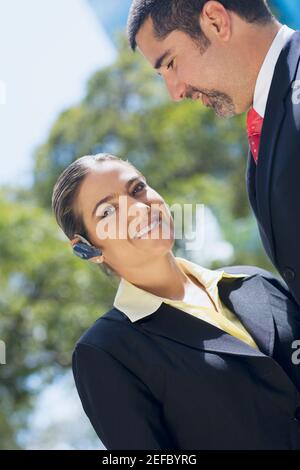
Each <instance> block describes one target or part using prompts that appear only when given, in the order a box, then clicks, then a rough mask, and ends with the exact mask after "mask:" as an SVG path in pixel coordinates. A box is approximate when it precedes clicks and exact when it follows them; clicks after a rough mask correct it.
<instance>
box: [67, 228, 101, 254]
mask: <svg viewBox="0 0 300 470" xmlns="http://www.w3.org/2000/svg"><path fill="white" fill-rule="evenodd" d="M71 244H72V247H73V252H74V254H75V255H76V256H79V258H81V259H84V260H89V259H91V258H96V257H97V256H102V251H101V250H99V249H98V248H95V247H94V246H92V245H91V244H90V242H89V241H88V240H86V239H85V238H84V237H83V236H81V235H78V234H77V233H75V235H74V238H73V240H71Z"/></svg>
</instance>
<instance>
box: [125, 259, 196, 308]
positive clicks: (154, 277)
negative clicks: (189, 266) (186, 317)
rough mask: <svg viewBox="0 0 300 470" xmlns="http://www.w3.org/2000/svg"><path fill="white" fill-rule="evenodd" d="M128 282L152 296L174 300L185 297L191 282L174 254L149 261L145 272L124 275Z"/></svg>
mask: <svg viewBox="0 0 300 470" xmlns="http://www.w3.org/2000/svg"><path fill="white" fill-rule="evenodd" d="M122 277H124V278H125V279H126V280H127V281H129V282H130V283H131V284H134V285H135V286H137V287H139V288H140V289H143V290H145V291H147V292H150V293H151V294H154V295H157V296H159V297H163V298H166V299H172V300H181V299H182V298H183V297H184V293H185V289H186V286H187V285H188V284H189V283H190V282H191V281H190V279H189V278H188V276H187V275H186V274H185V273H184V272H183V271H182V270H181V269H180V267H179V266H178V264H177V262H176V259H175V256H174V255H173V253H172V252H169V253H167V254H166V255H165V256H162V257H159V258H153V259H152V260H151V261H147V263H146V267H143V270H141V269H138V270H136V271H134V270H132V271H131V272H130V273H124V276H122Z"/></svg>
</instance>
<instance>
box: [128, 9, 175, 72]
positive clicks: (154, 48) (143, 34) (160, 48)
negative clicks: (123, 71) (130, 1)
mask: <svg viewBox="0 0 300 470" xmlns="http://www.w3.org/2000/svg"><path fill="white" fill-rule="evenodd" d="M167 39H168V38H166V39H165V40H158V39H157V38H156V37H155V36H154V29H153V21H152V18H151V17H150V16H149V18H147V20H146V21H145V22H144V24H143V25H142V26H141V28H140V29H139V31H138V33H137V35H136V44H137V47H138V49H139V50H140V52H141V53H142V54H143V56H144V57H145V58H146V59H147V60H148V61H149V62H150V63H151V65H152V66H153V67H154V66H155V63H156V61H157V59H158V58H159V57H160V56H161V54H162V53H164V52H165V51H166V50H167V45H166V44H167Z"/></svg>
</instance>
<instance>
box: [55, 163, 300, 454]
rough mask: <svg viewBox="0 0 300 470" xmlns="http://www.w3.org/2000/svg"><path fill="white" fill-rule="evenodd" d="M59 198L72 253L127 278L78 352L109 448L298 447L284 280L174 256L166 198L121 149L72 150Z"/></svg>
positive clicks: (80, 373) (82, 383)
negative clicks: (117, 152)
mask: <svg viewBox="0 0 300 470" xmlns="http://www.w3.org/2000/svg"><path fill="white" fill-rule="evenodd" d="M124 203H126V204H125V205H126V210H125V211H124V210H123V209H124V207H123V206H124ZM52 204H53V210H54V213H55V216H56V220H57V222H58V224H59V225H60V227H61V228H62V230H63V231H64V233H65V234H66V236H67V237H68V238H69V239H70V241H71V245H72V246H73V249H74V253H75V254H77V255H79V256H81V257H82V258H83V259H87V260H89V261H90V262H92V263H96V264H99V265H100V266H101V265H102V266H105V267H106V268H108V269H110V270H111V271H113V272H114V273H115V274H116V275H117V276H118V277H119V279H120V283H119V288H118V292H117V294H116V297H115V300H114V305H113V308H112V309H111V310H110V311H109V312H107V313H105V314H104V315H102V316H101V317H100V318H99V319H98V321H96V322H95V323H94V325H92V326H91V328H90V329H89V330H88V331H87V332H86V333H85V334H84V335H83V336H82V337H81V338H80V340H79V341H78V343H77V345H76V348H75V350H74V353H73V373H74V378H75V382H76V386H77V390H78V393H79V396H80V398H81V401H82V405H83V408H84V410H85V412H86V414H87V415H88V417H89V419H90V421H91V423H92V425H93V427H94V429H95V431H96V432H97V434H98V436H99V438H100V439H101V440H102V442H103V444H104V445H105V447H106V448H107V449H108V450H111V449H122V450H124V449H144V450H148V449H152V450H154V449H172V450H174V449H175V450H177V449H193V450H196V449H299V448H300V394H299V388H300V372H299V367H297V365H296V364H293V361H292V359H291V358H292V353H293V350H292V343H293V341H294V339H296V338H297V337H298V338H300V321H299V318H300V317H299V312H298V309H297V304H296V303H295V302H294V301H293V299H292V297H291V296H290V294H289V292H288V291H287V290H286V288H285V286H284V285H283V284H281V283H280V282H279V281H278V280H277V279H275V278H273V277H272V275H271V274H270V273H268V272H266V271H263V270H259V269H258V268H253V267H252V268H251V267H243V268H241V267H240V268H238V267H236V268H226V269H225V268H224V270H220V271H211V270H208V269H204V268H202V267H200V266H198V265H196V264H194V263H191V262H188V261H187V260H185V259H183V258H176V257H175V256H174V255H173V253H172V247H173V244H174V227H173V220H172V217H171V214H170V212H169V210H168V208H167V206H166V204H165V202H164V200H163V198H162V197H161V196H160V195H159V194H158V193H157V192H156V191H155V190H154V189H152V188H151V187H150V186H149V185H148V184H147V181H146V179H145V177H144V176H143V175H142V174H141V173H140V172H139V171H138V170H137V169H136V168H135V167H134V166H133V165H131V164H130V163H129V162H128V161H123V160H120V159H118V158H117V157H114V156H111V155H97V156H85V157H82V158H79V159H78V160H76V161H75V162H74V163H72V164H71V165H70V166H69V167H68V168H66V169H65V171H64V172H63V173H62V174H61V175H60V177H59V179H58V181H57V183H56V185H55V187H54V191H53V199H52ZM121 212H122V214H121ZM124 227H125V229H124ZM166 228H168V229H169V234H168V236H164V234H165V233H166V232H167V230H165V229H166ZM105 235H106V236H105ZM107 235H109V236H107Z"/></svg>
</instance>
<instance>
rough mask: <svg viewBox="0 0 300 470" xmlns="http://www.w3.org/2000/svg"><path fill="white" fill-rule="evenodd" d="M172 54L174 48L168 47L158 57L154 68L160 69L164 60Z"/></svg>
mask: <svg viewBox="0 0 300 470" xmlns="http://www.w3.org/2000/svg"><path fill="white" fill-rule="evenodd" d="M171 54H172V50H171V49H168V50H167V51H166V52H164V53H163V54H162V55H161V56H160V57H159V58H158V59H156V61H155V63H154V68H155V70H158V69H160V68H161V66H162V63H163V61H164V60H165V58H166V57H168V56H169V55H171Z"/></svg>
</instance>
